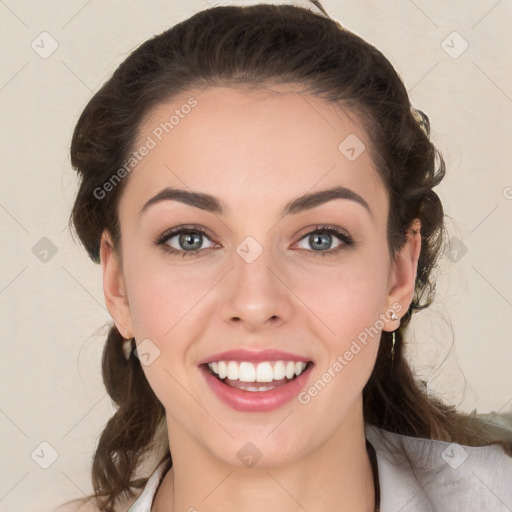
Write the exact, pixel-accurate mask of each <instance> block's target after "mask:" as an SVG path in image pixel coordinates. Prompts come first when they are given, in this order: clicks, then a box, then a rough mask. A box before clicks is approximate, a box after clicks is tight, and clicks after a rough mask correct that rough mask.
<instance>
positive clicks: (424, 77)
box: [0, 0, 512, 512]
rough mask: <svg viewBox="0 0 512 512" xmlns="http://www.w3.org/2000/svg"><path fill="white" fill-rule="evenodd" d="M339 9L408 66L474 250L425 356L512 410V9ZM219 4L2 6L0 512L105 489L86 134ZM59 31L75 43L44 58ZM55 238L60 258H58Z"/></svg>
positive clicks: (478, 402)
mask: <svg viewBox="0 0 512 512" xmlns="http://www.w3.org/2000/svg"><path fill="white" fill-rule="evenodd" d="M211 3H212V5H213V0H211ZM229 3H231V2H229ZM278 3H279V2H278ZM324 6H325V7H326V9H327V10H328V12H329V13H330V14H331V15H332V16H333V17H335V18H337V19H338V20H339V21H341V22H342V23H343V24H344V25H345V26H347V27H348V28H349V29H351V30H353V31H354V32H356V33H358V34H359V35H361V36H362V37H364V38H365V39H367V40H368V41H370V42H371V43H373V44H375V45H376V46H377V47H378V48H379V49H381V50H382V51H383V52H384V53H385V54H386V55H387V56H388V58H389V59H390V60H391V62H392V63H393V64H394V65H395V67H396V68H397V70H398V72H399V73H400V74H401V76H402V77H403V79H404V81H405V83H406V86H407V88H408V89H409V91H410V95H411V98H412V101H413V103H414V104H415V105H416V106H417V107H419V108H421V109H423V110H424V111H425V112H427V113H428V115H429V116H430V118H431V122H432V126H433V138H434V139H435V141H436V142H437V143H438V144H439V147H440V148H441V149H442V150H443V152H444V156H445V158H446V162H447V166H448V175H447V178H446V179H445V181H444V183H443V184H442V185H441V187H440V188H439V194H440V195H441V197H442V199H443V201H444V204H445V208H446V212H447V214H448V215H449V216H450V218H451V221H450V225H449V226H450V232H451V236H453V237H456V240H455V242H454V245H453V247H454V249H459V252H458V253H455V252H454V253H452V254H451V255H450V257H444V258H443V261H442V267H441V269H442V272H441V275H440V280H439V287H438V297H437V301H436V303H435V304H434V305H433V306H432V308H431V310H430V311H425V312H422V313H421V314H419V315H418V317H417V319H416V320H415V322H414V334H415V335H414V338H413V340H411V345H410V348H409V356H410V358H411V360H412V362H413V365H414V367H415V368H416V369H417V371H418V372H419V373H420V374H421V375H422V376H423V378H425V379H427V380H428V387H429V389H431V390H432V392H433V393H434V392H436V393H438V394H441V395H442V396H444V397H445V399H446V400H448V401H450V402H453V403H457V404H460V407H461V409H463V410H465V411H472V410H473V409H475V408H476V409H477V410H478V412H479V413H485V412H490V411H500V412H501V413H504V412H510V411H511V410H512V379H511V378H510V372H511V368H512V363H511V360H512V357H511V356H512V323H511V318H512V272H511V270H510V263H511V261H512V237H511V236H510V233H511V227H512V172H511V161H512V144H511V142H510V141H511V135H512V133H511V132H512V123H511V119H512V83H511V78H512V70H511V67H510V62H511V61H512V59H511V57H512V55H511V54H512V51H511V41H510V36H509V34H510V32H509V27H510V26H511V24H512V3H511V2H509V1H506V0H503V1H496V0H478V1H476V0H472V1H470V0H456V1H455V0H452V1H451V2H444V1H439V0H437V1H433V0H432V1H430V0H429V1H427V0H415V2H413V1H412V0H399V1H394V2H390V1H370V0H346V1H340V0H336V1H335V0H330V1H329V0H325V1H324ZM206 7H208V2H206V1H184V0H183V1H178V0H172V1H169V0H166V1H163V0H161V1H157V0H151V1H142V0H133V1H131V2H122V1H120V0H117V1H114V0H110V1H100V0H92V1H91V0H90V1H86V0H68V1H66V2H57V1H55V0H53V1H47V2H38V1H36V0H1V1H0V20H1V26H2V30H1V31H0V44H1V49H2V66H1V67H0V111H1V116H2V117H1V119H2V122H1V128H0V130H1V134H0V135H1V136H0V156H1V171H0V176H1V188H0V229H1V236H2V252H1V270H0V315H1V316H0V325H1V336H2V358H1V372H0V375H1V379H2V381H1V383H2V395H1V402H0V433H1V444H0V447H1V448H0V450H1V451H0V457H1V460H2V466H1V470H0V512H14V511H15V512H29V511H30V512H43V511H48V510H51V509H52V508H53V507H54V506H56V505H57V504H59V503H62V502H63V501H65V500H68V499H71V498H76V497H80V496H82V495H83V493H88V492H90V490H91V486H90V481H89V471H90V460H91V457H92V454H93V450H94V447H95V444H96V442H97V438H98V436H99V434H100V431H101V428H102V426H103V425H104V423H105V422H106V421H107V419H108V418H109V417H110V415H111V413H112V408H111V405H110V400H109V398H108V396H107V395H106V392H105V390H104V388H103V385H102V382H101V375H100V356H101V350H102V345H103V342H104V338H105V334H106V325H107V322H108V320H109V315H108V313H107V311H106V309H105V306H104V301H103V291H102V284H101V269H100V267H99V266H96V265H94V264H93V263H92V262H91V261H90V260H89V259H88V258H87V256H86V253H85V251H84V250H83V248H82V247H81V246H79V245H77V244H75V243H74V242H73V240H72V239H71V238H70V235H69V233H68V231H67V229H66V223H67V218H68V216H69V213H70V209H71V206H72V202H73V197H74V193H75V191H76V181H75V177H74V173H73V171H72V170H71V168H70V164H69V158H68V146H69V142H70V137H71V133H72V129H73V126H74V124H75V122H76V120H77V118H78V116H79V114H80V112H81V110H82V109H83V107H84V106H85V104H86V102H87V101H88V99H89V98H90V97H91V96H92V94H93V92H95V91H96V90H97V89H98V88H99V87H100V85H101V84H102V83H103V82H104V81H105V80H106V79H107V78H108V76H109V75H110V74H111V73H112V71H113V70H114V69H115V67H116V66H117V65H118V64H119V63H120V62H121V61H122V60H123V59H124V58H125V57H126V56H127V55H128V53H129V52H130V51H131V50H132V49H133V48H134V47H135V46H136V45H138V44H139V43H141V42H142V41H143V40H145V39H147V38H148V37H150V36H152V35H153V34H155V33H158V32H161V31H163V30H164V29H166V28H168V27H169V26H171V25H172V24H174V23H175V22H177V21H180V20H181V19H184V18H186V17H188V16H190V15H191V14H193V13H194V12H197V11H198V10H201V9H203V8H206ZM43 31H46V32H48V33H49V34H50V36H47V35H42V36H40V34H41V32H43ZM454 31H456V32H457V33H458V34H455V35H454V34H452V33H453V32H454ZM53 40H54V41H56V43H53V44H58V48H57V49H56V51H55V52H54V53H52V54H51V55H49V56H48V55H44V56H46V58H42V56H41V54H44V52H45V51H46V52H49V50H51V44H52V41H53ZM443 41H444V43H443ZM32 44H33V45H34V48H35V49H34V48H33V47H32V46H31V45H32ZM466 44H468V48H467V49H466V50H465V51H464V52H462V50H463V49H464V48H465V45H466ZM36 50H37V51H36ZM455 57H457V58H455ZM43 237H47V238H48V239H49V240H50V241H51V244H52V246H54V251H55V250H56V253H55V254H52V252H51V251H50V252H48V254H47V255H46V261H41V258H43V259H44V253H41V252H39V253H38V250H37V249H39V251H40V250H41V246H40V245H36V244H43V246H44V245H45V244H46V247H47V248H48V245H49V242H48V241H47V240H45V241H43V242H41V241H40V240H41V239H42V238H43ZM34 246H35V247H36V249H33V248H34ZM461 248H462V249H463V250H462V252H461V251H460V249H461ZM465 249H467V253H465V254H464V251H465ZM34 252H35V253H36V254H34ZM452 342H454V344H453V346H452ZM443 361H444V362H443ZM441 363H442V364H441ZM41 443H49V444H43V445H41ZM53 459H55V460H53ZM50 463H51V464H50ZM48 464H50V465H49V467H48V468H47V469H43V467H41V466H45V465H48Z"/></svg>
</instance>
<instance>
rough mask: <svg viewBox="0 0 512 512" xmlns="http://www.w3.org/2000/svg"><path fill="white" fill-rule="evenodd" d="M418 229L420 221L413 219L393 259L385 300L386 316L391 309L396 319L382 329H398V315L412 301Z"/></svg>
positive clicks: (419, 248) (419, 245)
mask: <svg viewBox="0 0 512 512" xmlns="http://www.w3.org/2000/svg"><path fill="white" fill-rule="evenodd" d="M420 229H421V222H420V220H419V219H415V220H414V221H413V222H412V223H411V226H410V227H409V229H408V230H407V240H406V242H405V245H404V246H403V247H402V248H401V249H400V251H399V252H398V253H397V254H396V257H395V260H394V261H393V264H392V270H391V275H390V283H389V285H390V287H389V292H388V296H387V301H386V303H387V313H388V314H387V315H386V317H387V318H389V317H390V313H391V311H394V312H395V313H396V314H397V316H398V319H396V320H389V321H388V322H387V323H386V325H385V327H384V328H383V330H384V331H394V330H395V329H398V327H399V325H400V317H401V316H403V315H404V314H405V313H406V312H407V310H408V309H409V306H410V304H411V302H412V298H413V296H414V287H415V284H416V273H417V271H418V259H419V256H420V251H421V233H420Z"/></svg>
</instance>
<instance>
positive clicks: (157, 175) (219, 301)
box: [101, 86, 417, 466]
mask: <svg viewBox="0 0 512 512" xmlns="http://www.w3.org/2000/svg"><path fill="white" fill-rule="evenodd" d="M185 105H189V107H185ZM173 115H174V118H173V119H172V120H171V122H169V119H170V118H171V116H173ZM166 122H167V125H166V124H165V123H166ZM369 145H370V141H369V139H368V136H367V134H366V133H365V131H364V130H363V129H362V128H361V125H360V124H359V122H358V121H357V118H355V116H350V118H349V117H348V116H347V115H346V114H345V113H344V112H342V111H341V110H340V109H338V110H336V109H335V108H334V107H332V106H329V105H327V104H326V103H324V102H323V101H322V100H320V99H318V98H315V97H313V96H310V95H306V94H299V93H296V92H295V91H294V89H292V88H291V87H284V86H283V87H280V88H279V89H274V90H273V91H272V92H269V91H268V90H267V91H265V92H263V91H260V92H254V91H252V92H248V91H245V90H242V89H240V88H228V87H218V88H214V87H210V88H207V89H205V90H203V91H196V92H194V93H192V92H191V93H190V94H188V95H183V96H181V97H180V98H175V99H174V100H173V101H172V102H170V103H166V104H161V105H159V106H158V108H156V109H155V110H154V111H153V112H152V114H151V116H150V117H149V118H147V119H146V121H145V123H144V125H143V127H142V128H141V131H140V136H139V138H138V142H137V144H136V147H135V148H134V151H135V150H139V149H140V148H141V147H143V146H145V147H146V148H147V150H142V151H138V155H139V156H138V158H139V160H140V162H139V163H138V165H137V167H136V168H135V169H134V170H133V171H132V172H131V173H130V175H129V176H127V177H126V178H124V179H127V180H128V181H127V183H126V188H125V190H124V191H123V195H122V196H121V200H120V203H119V219H120V226H121V238H122V240H121V251H122V268H121V266H119V265H118V264H117V262H116V260H115V259H114V258H112V257H111V250H110V248H109V245H108V243H107V240H108V239H107V238H106V237H104V239H103V241H102V248H101V251H102V264H103V267H104V287H105V297H106V301H107V305H108V306H109V310H110V312H111V314H112V316H113V317H114V319H115V321H116V324H117V325H118V328H119V329H120V331H121V333H122V334H124V335H125V336H126V337H129V336H135V339H136V340H137V344H138V347H139V355H140V358H141V362H142V367H143V370H144V372H145V374H146V376H147V378H148V381H149V383H150V385H151V387H152V388H153V390H154V392H155V393H156V395H157V397H158V398H159V400H160V401H161V402H162V404H163V405H164V407H165V410H166V416H167V423H168V429H169V432H170V433H172V435H171V436H170V437H171V439H170V442H171V452H173V449H174V447H173V442H175V443H177V441H176V439H180V440H181V442H182V445H187V446H188V447H189V448H190V447H191V446H194V447H195V449H198V450H201V451H202V453H207V454H209V455H210V456H214V457H215V458H216V459H220V460H223V461H225V462H228V463H230V464H237V465H241V464H242V462H243V461H242V459H241V458H240V453H239V452H240V450H241V448H242V447H245V448H243V449H249V448H247V446H249V445H246V443H247V442H251V443H252V444H253V445H254V446H255V447H256V448H257V450H258V451H259V453H261V457H262V458H261V461H260V464H263V465H265V464H267V465H269V466H271V465H273V464H281V463H284V462H286V461H292V460H294V459H296V458H297V457H300V456H305V455H307V454H308V453H310V452H312V451H314V450H315V449H317V448H319V447H320V446H321V445H324V444H325V443H326V442H327V441H328V440H329V439H331V438H333V436H334V435H335V434H336V435H338V434H337V431H338V429H339V427H340V426H341V425H342V423H344V422H345V420H347V422H346V423H345V424H346V425H348V424H352V426H354V425H361V424H362V423H361V422H362V409H361V393H362V389H363V387H364V385H365V384H366V382H367V380H368V378H369V376H370V374H371V371H372V369H373V366H374V363H375V359H376V354H377V349H378V345H379V338H380V332H381V330H382V329H385V330H393V329H395V328H396V327H397V326H398V322H396V321H390V320H389V318H390V312H391V311H393V310H394V311H396V312H397V313H398V315H399V316H400V311H406V309H407V306H408V304H409V302H410V298H411V293H412V286H413V284H414V278H413V274H415V271H416V269H415V263H414V261H413V260H414V257H413V256H412V257H405V258H403V260H399V261H398V263H397V262H396V261H395V262H393V261H391V260H390V257H389V251H388V245H387V236H386V233H387V227H386V226H387V217H388V199H387V194H386V190H385V188H384V185H383V184H382V182H381V180H380V179H379V177H378V174H377V172H376V169H375V166H374V163H373V161H372V158H371V156H370V152H369V150H368V148H369ZM335 188H337V190H338V192H337V193H332V194H331V195H329V196H325V197H323V198H322V196H320V197H319V198H317V199H314V198H313V199H311V200H303V199H302V200H299V201H298V198H303V197H304V196H306V195H310V194H313V195H315V194H317V193H319V192H322V191H326V190H330V189H335ZM166 189H168V190H183V191H186V192H187V193H188V194H191V193H200V194H207V195H208V196H212V197H213V198H215V199H208V200H204V199H202V200H201V201H199V200H197V199H196V201H197V204H196V206H194V205H192V204H191V199H190V198H189V199H183V201H180V200H179V196H175V198H174V199H172V198H169V196H168V197H167V198H166V196H165V194H164V195H162V196H160V199H154V198H155V197H157V196H158V194H160V193H161V192H162V191H163V190H166ZM182 197H183V196H182ZM313 197H316V196H313ZM297 201H298V203H297V204H295V205H294V206H293V207H292V208H290V205H291V204H292V203H295V202H297ZM218 206H220V207H221V208H218ZM221 209H222V211H221ZM283 212H284V214H283ZM178 227H187V228H189V229H191V230H192V231H191V232H189V233H188V235H187V234H186V233H185V234H182V235H181V236H180V234H179V233H178V234H170V235H169V233H168V231H169V230H170V229H171V228H178ZM331 228H332V229H335V230H339V231H340V233H341V234H336V233H334V232H329V231H326V229H331ZM198 230H201V231H204V233H205V234H202V233H201V232H199V231H198ZM312 232H314V234H312V235H310V233H312ZM194 250H195V251H196V252H194V253H192V251H194ZM413 252H414V251H413ZM416 252H417V251H416ZM404 262H405V263H404ZM237 349H242V350H244V351H246V352H238V353H232V354H230V355H227V356H226V355H220V356H218V354H220V353H222V352H225V351H231V350H237ZM269 350H274V351H282V352H286V353H287V354H277V353H274V354H272V353H266V354H262V351H269ZM219 360H224V361H226V362H228V361H235V362H238V363H240V362H244V363H249V364H244V365H239V364H235V365H233V364H231V365H230V366H231V370H230V371H231V372H235V373H230V374H228V377H231V381H232V382H230V383H231V384H232V386H228V385H226V384H225V383H221V382H220V381H219V380H218V379H217V378H216V377H214V376H212V375H211V374H210V372H209V371H208V365H207V364H206V363H208V362H213V361H216V362H218V361H219ZM277 360H281V361H283V363H284V371H285V373H286V372H287V371H293V370H294V369H295V367H296V366H297V367H300V363H299V364H298V365H296V364H295V363H296V362H297V361H304V362H309V364H308V365H307V366H306V369H305V370H304V371H303V373H302V375H301V376H300V384H299V385H297V382H299V378H297V379H292V380H290V381H288V380H287V378H286V380H282V378H283V377H282V375H283V374H282V372H283V368H282V366H280V368H281V370H279V369H278V370H276V369H275V368H274V366H275V364H276V361H277ZM290 362H293V364H291V365H290V364H289V363H290ZM260 364H261V365H262V367H261V368H260V369H259V370H258V366H259V365H260ZM221 365H222V363H218V364H217V366H216V368H217V371H221V370H219V368H220V367H221ZM279 365H280V363H279ZM212 366H214V367H215V365H212ZM242 367H243V368H242ZM269 367H271V368H272V369H274V372H277V373H274V374H270V379H273V382H270V383H268V382H267V383H261V384H258V383H257V382H255V383H252V384H248V383H247V379H248V380H249V381H250V380H251V379H254V373H253V372H255V373H256V374H258V371H260V374H259V375H260V377H261V379H260V380H265V377H264V375H265V374H267V373H268V369H269ZM253 368H254V370H253ZM236 370H239V373H238V377H237V376H236ZM228 371H229V365H228ZM280 371H281V374H279V372H280ZM290 375H291V374H290ZM221 376H222V375H221ZM242 376H243V377H242ZM237 378H242V380H245V382H242V381H241V380H238V381H237ZM267 380H268V379H267ZM276 380H279V381H280V383H281V384H282V387H281V386H277V387H275V388H274V389H273V390H267V391H265V390H261V391H247V390H246V391H242V390H234V389H233V386H234V387H236V386H251V387H253V389H262V387H263V389H265V388H264V386H267V387H271V385H275V384H277V382H276ZM237 382H238V383H239V384H237ZM283 382H285V384H283ZM279 388H281V389H279ZM315 390H316V391H315ZM182 445H180V446H182ZM180 446H178V445H176V450H179V449H180ZM251 449H253V448H251ZM242 452H243V450H242ZM237 454H238V455H237Z"/></svg>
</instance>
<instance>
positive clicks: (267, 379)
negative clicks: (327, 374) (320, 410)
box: [199, 360, 314, 412]
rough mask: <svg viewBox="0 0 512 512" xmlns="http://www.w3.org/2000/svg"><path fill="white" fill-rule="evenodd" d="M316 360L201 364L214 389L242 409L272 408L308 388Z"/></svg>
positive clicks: (262, 410)
mask: <svg viewBox="0 0 512 512" xmlns="http://www.w3.org/2000/svg"><path fill="white" fill-rule="evenodd" d="M313 366H314V363H313V362H312V361H287V360H280V361H260V362H259V363H252V362H248V361H214V362H209V363H203V364H200V365H199V368H200V370H201V373H202V374H203V376H204V377H205V379H206V381H207V383H208V385H209V387H210V389H211V390H212V391H213V392H214V394H215V395H216V396H217V398H219V399H220V400H221V401H222V402H224V403H225V404H227V405H229V406H230V407H231V408H233V409H235V410H237V411H242V412H268V411H272V410H274V409H277V408H279V407H282V406H283V405H284V404H286V403H287V402H289V401H291V400H292V399H293V398H294V397H297V395H298V394H299V393H300V391H301V390H302V389H303V388H304V386H305V385H306V383H307V380H308V379H309V376H310V374H311V370H312V368H313Z"/></svg>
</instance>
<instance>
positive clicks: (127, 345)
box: [123, 338, 133, 361]
mask: <svg viewBox="0 0 512 512" xmlns="http://www.w3.org/2000/svg"><path fill="white" fill-rule="evenodd" d="M132 341H133V338H130V339H128V340H124V341H123V352H124V358H125V359H126V360H127V361H128V360H129V359H130V357H131V355H132Z"/></svg>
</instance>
